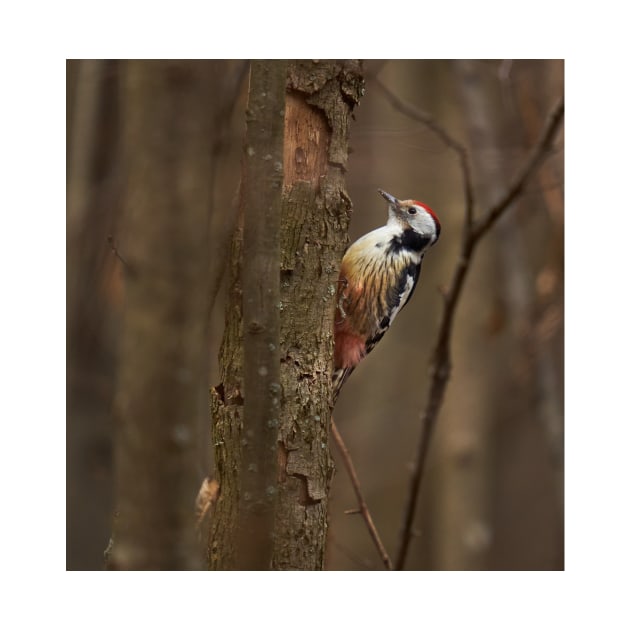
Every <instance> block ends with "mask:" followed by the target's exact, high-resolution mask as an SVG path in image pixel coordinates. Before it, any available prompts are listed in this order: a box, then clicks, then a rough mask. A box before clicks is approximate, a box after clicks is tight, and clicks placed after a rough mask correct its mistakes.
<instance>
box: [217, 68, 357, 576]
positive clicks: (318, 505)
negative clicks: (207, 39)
mask: <svg viewBox="0 0 630 630" xmlns="http://www.w3.org/2000/svg"><path fill="white" fill-rule="evenodd" d="M252 87H253V83H252V86H251V87H250V89H252ZM287 90H288V91H287V95H286V104H285V117H284V126H285V132H284V137H285V140H284V159H283V171H284V186H283V202H282V224H281V230H280V249H281V254H280V261H279V262H280V265H279V266H280V278H279V280H280V300H279V301H278V303H277V304H276V305H275V307H276V308H277V310H278V312H279V314H280V348H279V351H280V352H279V364H280V385H281V388H280V392H279V398H280V400H279V403H280V413H279V414H278V415H277V416H276V415H275V414H272V413H271V412H270V413H269V414H267V417H266V418H261V420H263V421H265V422H266V423H267V424H268V425H272V426H273V425H274V423H275V422H277V423H278V427H277V430H278V434H277V444H276V445H275V446H274V450H275V451H276V455H277V469H276V471H277V484H276V486H275V491H274V492H273V494H274V495H275V499H276V506H275V519H274V527H273V532H274V536H273V539H274V550H273V558H272V562H271V567H272V568H274V569H304V570H309V569H311V570H312V569H322V568H323V562H324V548H325V541H326V516H327V503H328V490H329V486H330V480H331V477H332V470H333V467H332V462H331V459H330V453H329V448H328V434H329V426H330V414H331V394H330V376H331V372H332V356H333V335H332V331H333V317H334V296H335V294H336V288H337V284H336V283H337V277H338V269H339V262H340V260H341V256H342V253H343V251H344V249H345V246H346V244H347V236H346V233H347V227H348V223H349V218H350V208H351V203H350V199H349V197H348V195H347V193H346V191H345V184H344V178H345V170H346V164H347V156H348V151H347V130H348V119H349V116H350V113H351V111H352V109H353V107H354V106H355V105H356V104H357V103H358V100H359V98H360V96H361V95H362V91H363V80H362V77H361V74H360V67H359V65H358V64H357V63H356V62H344V63H341V62H314V61H307V62H295V63H292V64H290V66H289V71H288V82H287ZM251 99H252V95H251V94H250V101H251ZM264 157H265V156H264V155H259V156H258V159H264ZM252 158H253V159H255V157H254V156H252ZM245 229H247V227H245ZM243 253H244V254H245V255H243ZM247 264H251V259H250V256H249V252H243V228H242V226H239V228H238V229H237V231H236V234H235V237H234V240H233V246H232V257H231V277H230V285H229V286H230V293H229V297H228V304H227V316H226V330H225V335H224V339H223V345H222V348H221V365H222V383H221V385H220V386H218V387H216V388H214V389H213V391H212V410H213V424H214V445H215V461H216V476H217V480H218V481H219V484H220V495H219V498H218V501H217V504H216V509H215V513H214V516H213V519H212V526H211V532H210V541H209V561H210V566H211V568H214V569H230V568H235V567H237V566H238V567H240V568H244V567H245V566H246V565H247V563H248V562H249V560H248V559H247V558H244V557H242V553H243V549H241V547H240V546H239V545H238V542H237V541H238V538H237V527H236V524H237V523H238V522H239V518H241V516H240V514H239V500H240V497H241V493H242V492H243V491H244V490H243V489H244V475H247V474H248V472H247V471H246V470H245V469H244V468H245V466H244V459H243V447H247V445H248V441H249V439H250V436H249V435H248V434H247V433H244V430H243V402H244V401H243V372H244V368H243V351H242V338H243V330H242V329H243V320H242V312H243V297H245V298H248V297H249V296H248V295H247V294H246V295H245V296H243V288H242V285H241V266H242V265H247ZM250 367H251V366H250Z"/></svg>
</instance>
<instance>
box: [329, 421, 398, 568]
mask: <svg viewBox="0 0 630 630" xmlns="http://www.w3.org/2000/svg"><path fill="white" fill-rule="evenodd" d="M330 426H331V429H332V434H333V437H334V438H335V442H336V443H337V446H338V447H339V451H340V452H341V457H342V458H343V463H344V465H345V467H346V470H347V471H348V475H349V476H350V481H351V482H352V487H353V488H354V494H355V495H356V497H357V500H358V502H359V510H358V511H359V512H360V513H361V515H362V516H363V519H364V520H365V524H366V525H367V528H368V531H369V532H370V536H371V537H372V540H373V541H374V544H375V545H376V548H377V549H378V552H379V554H380V555H381V559H382V560H383V563H384V564H385V568H386V569H388V570H390V571H391V570H392V569H393V566H392V561H391V559H390V557H389V555H388V554H387V551H386V549H385V546H384V545H383V542H382V541H381V537H380V536H379V535H378V531H377V530H376V526H375V525H374V521H373V520H372V515H371V514H370V510H369V509H368V506H367V503H366V502H365V499H364V498H363V493H362V492H361V486H360V484H359V479H358V477H357V473H356V470H355V469H354V464H353V463H352V458H351V457H350V453H349V452H348V449H347V448H346V445H345V443H344V441H343V439H342V438H341V435H340V433H339V429H337V425H336V424H335V420H334V418H331V419H330ZM352 513H354V511H353V512H352Z"/></svg>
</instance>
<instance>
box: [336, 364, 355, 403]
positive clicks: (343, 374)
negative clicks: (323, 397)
mask: <svg viewBox="0 0 630 630" xmlns="http://www.w3.org/2000/svg"><path fill="white" fill-rule="evenodd" d="M353 371H354V367H345V368H340V369H339V370H335V371H334V372H333V375H332V390H333V404H335V403H336V402H337V396H339V392H340V391H341V388H342V387H343V384H344V383H345V382H346V379H347V378H348V377H349V376H350V374H352V372H353Z"/></svg>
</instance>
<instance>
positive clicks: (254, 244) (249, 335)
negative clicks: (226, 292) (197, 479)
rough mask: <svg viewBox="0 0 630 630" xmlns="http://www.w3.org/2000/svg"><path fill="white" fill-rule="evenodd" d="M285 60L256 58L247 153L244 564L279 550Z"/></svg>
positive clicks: (261, 565)
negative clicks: (277, 496) (275, 546)
mask: <svg viewBox="0 0 630 630" xmlns="http://www.w3.org/2000/svg"><path fill="white" fill-rule="evenodd" d="M286 78H287V64H286V62H279V61H277V62H270V61H253V62H252V67H251V76H250V90H249V102H248V105H247V114H248V116H247V133H246V138H245V151H244V154H243V183H242V188H241V192H242V200H243V212H244V219H245V224H244V232H243V247H244V251H245V252H246V253H247V263H246V264H245V265H244V266H243V296H244V299H243V320H244V329H243V332H244V335H243V357H244V362H243V365H244V371H243V381H244V383H243V384H244V387H243V391H244V398H245V401H244V409H243V412H244V416H243V429H244V432H245V435H246V437H247V440H246V443H243V444H242V446H243V460H242V467H243V471H242V475H241V490H242V491H241V493H240V497H239V499H240V506H239V517H240V521H239V531H238V539H237V546H238V549H239V550H240V551H241V553H239V556H238V558H237V559H238V561H239V565H237V566H241V565H242V568H243V569H259V570H263V569H268V568H269V565H270V563H271V555H272V553H273V538H272V534H273V516H274V506H275V493H276V492H275V491H276V487H275V486H276V477H277V474H276V468H277V465H276V459H277V458H276V442H277V436H278V414H279V412H280V392H281V387H280V311H279V309H278V302H279V300H280V211H281V203H282V144H283V138H284V98H285V86H286Z"/></svg>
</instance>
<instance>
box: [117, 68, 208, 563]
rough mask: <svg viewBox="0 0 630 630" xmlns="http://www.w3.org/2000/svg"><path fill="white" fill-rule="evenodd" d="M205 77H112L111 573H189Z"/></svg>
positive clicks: (198, 71)
mask: <svg viewBox="0 0 630 630" xmlns="http://www.w3.org/2000/svg"><path fill="white" fill-rule="evenodd" d="M212 68H213V67H212V65H211V64H206V63H205V62H146V61H131V62H128V63H126V64H125V67H124V76H123V101H122V103H123V112H124V121H125V122H124V124H125V127H124V142H125V147H126V156H127V159H128V164H127V167H128V177H129V180H128V186H127V188H128V190H127V195H126V217H125V219H126V223H127V225H126V230H127V241H128V243H129V244H130V245H129V247H128V248H127V249H126V250H125V252H124V257H125V260H126V263H127V264H126V269H125V270H126V305H125V312H124V316H123V330H122V341H121V348H120V365H119V369H118V385H117V394H116V400H115V418H116V422H117V426H116V430H117V435H116V440H115V480H116V498H117V511H118V517H117V519H116V523H115V529H114V542H113V550H112V551H111V553H110V555H109V566H110V568H115V569H167V570H174V569H191V568H197V567H199V566H200V562H199V560H200V559H199V554H198V549H197V542H196V539H195V530H194V510H193V507H194V500H195V493H196V490H197V488H198V486H199V461H200V460H199V452H198V449H199V443H200V429H201V426H202V422H203V420H204V419H205V413H204V407H203V406H201V405H199V394H200V392H201V391H203V390H204V389H206V357H205V347H204V343H203V340H204V335H205V327H206V322H207V305H206V302H207V282H208V278H207V273H208V261H207V251H208V247H207V223H208V214H209V208H210V187H209V181H210V179H211V177H210V174H211V160H210V155H211V152H210V138H211V131H212V130H211V128H210V124H209V123H210V121H211V120H212V117H211V116H210V115H209V111H208V102H209V99H208V94H209V93H210V92H209V90H211V87H212V86H211V71H212Z"/></svg>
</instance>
